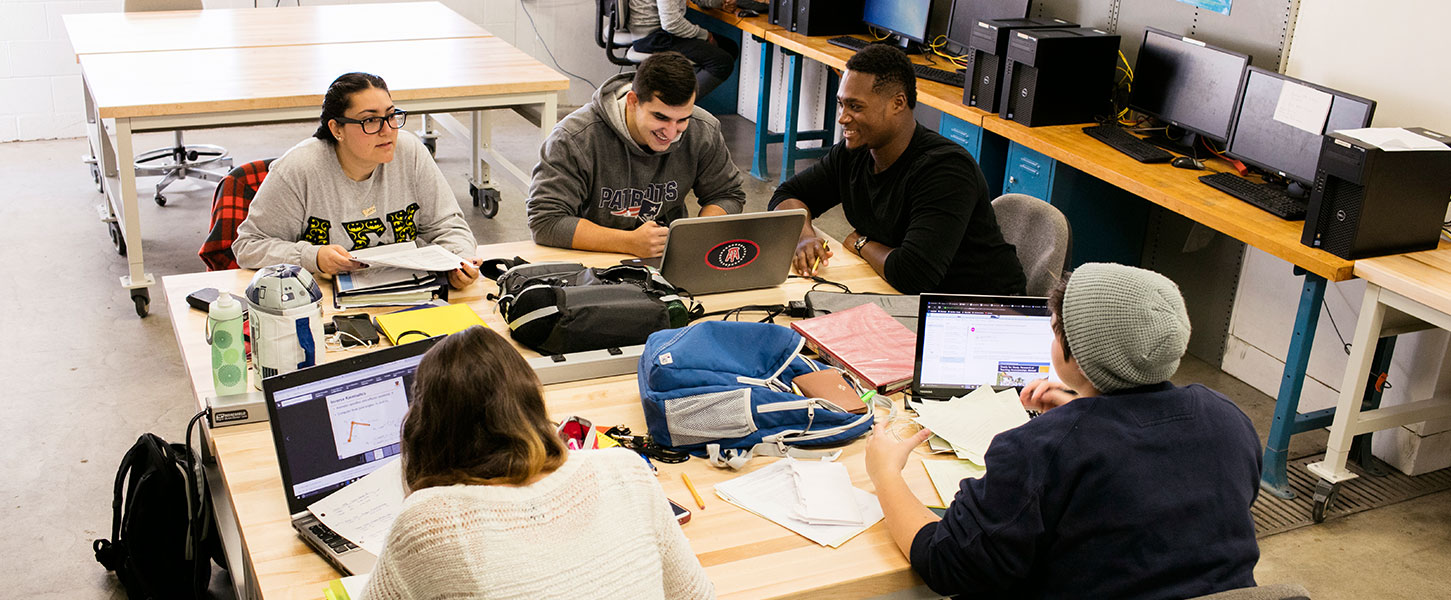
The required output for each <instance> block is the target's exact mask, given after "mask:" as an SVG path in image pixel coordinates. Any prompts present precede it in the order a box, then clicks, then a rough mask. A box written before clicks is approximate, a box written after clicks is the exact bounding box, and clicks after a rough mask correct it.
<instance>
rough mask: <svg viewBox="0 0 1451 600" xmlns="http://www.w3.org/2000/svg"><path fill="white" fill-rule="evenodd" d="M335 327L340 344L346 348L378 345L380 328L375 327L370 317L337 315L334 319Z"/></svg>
mask: <svg viewBox="0 0 1451 600" xmlns="http://www.w3.org/2000/svg"><path fill="white" fill-rule="evenodd" d="M333 326H334V327H335V328H336V329H337V332H338V342H340V343H342V345H343V347H344V348H352V347H353V346H370V345H373V344H377V343H378V337H379V331H378V328H377V327H376V326H374V325H373V318H372V317H370V316H368V315H336V316H334V317H333ZM344 334H346V335H344Z"/></svg>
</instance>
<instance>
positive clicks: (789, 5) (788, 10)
mask: <svg viewBox="0 0 1451 600" xmlns="http://www.w3.org/2000/svg"><path fill="white" fill-rule="evenodd" d="M766 19H767V20H768V21H770V22H771V24H772V25H779V26H781V27H785V28H787V29H790V28H791V24H792V23H794V22H796V4H795V3H794V2H792V0H769V3H768V6H767V12H766Z"/></svg>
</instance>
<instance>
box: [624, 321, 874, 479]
mask: <svg viewBox="0 0 1451 600" xmlns="http://www.w3.org/2000/svg"><path fill="white" fill-rule="evenodd" d="M804 343H805V340H804V339H802V337H801V336H800V335H799V334H797V333H796V332H795V331H792V330H791V329H790V328H787V327H782V326H780V325H775V324H771V323H742V322H738V321H702V322H698V323H696V324H694V325H691V326H689V327H685V328H681V329H667V330H664V331H658V332H655V333H653V334H651V335H650V337H649V338H648V339H647V340H646V341H645V350H644V352H643V353H642V354H641V355H640V369H639V371H638V374H637V377H638V379H639V383H640V401H641V403H642V404H643V405H644V410H645V422H646V424H647V425H648V426H649V429H650V435H651V437H653V438H654V439H655V441H656V442H657V443H660V444H662V445H664V446H667V447H671V448H674V449H676V450H684V451H687V452H690V453H692V454H695V455H697V456H705V457H707V458H709V459H710V461H711V463H712V464H714V465H715V466H730V467H732V468H736V467H739V466H741V465H743V464H745V463H746V461H748V460H749V459H750V457H751V456H752V455H753V454H754V455H768V456H785V455H787V454H788V453H790V452H789V451H790V450H791V448H793V447H808V448H809V447H824V446H833V445H840V444H844V443H846V442H849V441H851V440H854V439H856V438H858V437H861V436H862V435H864V434H866V432H867V431H868V430H870V429H871V427H872V411H871V410H868V411H867V413H866V414H862V415H858V414H853V413H849V412H842V411H840V410H836V409H833V408H829V407H828V406H829V405H828V404H825V403H823V401H821V400H820V399H818V398H806V397H803V396H799V395H796V394H793V393H792V392H791V389H792V388H791V380H792V379H794V378H796V377H797V376H800V375H803V374H805V373H810V372H813V371H819V370H821V369H824V368H829V367H824V366H822V365H821V364H819V363H817V362H816V361H813V360H811V359H809V358H806V357H804V356H802V355H801V348H802V346H803V345H804Z"/></svg>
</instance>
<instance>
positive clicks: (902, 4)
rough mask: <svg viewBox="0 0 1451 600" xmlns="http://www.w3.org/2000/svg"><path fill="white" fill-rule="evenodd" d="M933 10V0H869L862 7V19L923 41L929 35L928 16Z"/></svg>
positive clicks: (915, 40)
mask: <svg viewBox="0 0 1451 600" xmlns="http://www.w3.org/2000/svg"><path fill="white" fill-rule="evenodd" d="M931 12H932V0H867V2H866V5H865V6H863V7H862V21H865V22H866V24H867V25H870V26H872V27H876V28H877V29H885V30H887V31H890V32H892V33H894V34H897V35H898V36H901V37H904V38H907V39H909V40H912V41H914V42H922V41H924V38H926V37H927V17H928V15H929V14H930V13H931Z"/></svg>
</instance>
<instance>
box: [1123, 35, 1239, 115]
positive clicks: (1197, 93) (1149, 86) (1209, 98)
mask: <svg viewBox="0 0 1451 600" xmlns="http://www.w3.org/2000/svg"><path fill="white" fill-rule="evenodd" d="M1249 59H1250V57H1249V56H1248V55H1245V54H1239V53H1237V52H1230V51H1228V50H1224V49H1222V48H1216V47H1214V46H1210V45H1208V44H1205V43H1204V42H1200V41H1198V40H1194V39H1190V38H1186V37H1184V36H1180V35H1175V34H1172V33H1169V32H1167V31H1163V30H1160V29H1154V28H1152V27H1150V28H1148V29H1146V30H1145V31H1144V43H1143V45H1142V46H1140V47H1139V56H1138V60H1137V61H1135V64H1134V80H1133V91H1132V92H1131V93H1130V96H1129V108H1132V109H1134V110H1136V111H1139V112H1141V113H1144V114H1147V115H1149V116H1151V117H1155V118H1158V119H1159V120H1162V121H1167V122H1168V123H1170V124H1171V125H1174V126H1176V127H1180V128H1183V129H1186V130H1189V131H1190V132H1193V133H1197V134H1200V135H1205V136H1208V137H1209V138H1210V139H1213V140H1214V141H1218V142H1223V141H1224V140H1225V138H1227V137H1228V136H1229V125H1230V121H1231V120H1232V119H1233V118H1234V108H1235V100H1236V97H1237V95H1238V94H1239V87H1240V81H1241V80H1242V79H1243V77H1244V70H1245V67H1247V66H1249Z"/></svg>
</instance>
